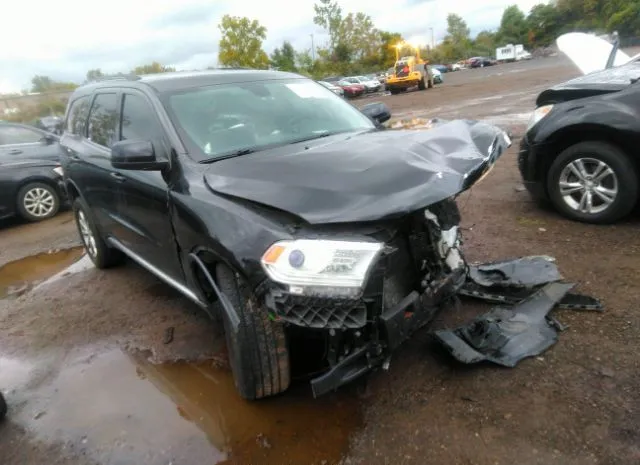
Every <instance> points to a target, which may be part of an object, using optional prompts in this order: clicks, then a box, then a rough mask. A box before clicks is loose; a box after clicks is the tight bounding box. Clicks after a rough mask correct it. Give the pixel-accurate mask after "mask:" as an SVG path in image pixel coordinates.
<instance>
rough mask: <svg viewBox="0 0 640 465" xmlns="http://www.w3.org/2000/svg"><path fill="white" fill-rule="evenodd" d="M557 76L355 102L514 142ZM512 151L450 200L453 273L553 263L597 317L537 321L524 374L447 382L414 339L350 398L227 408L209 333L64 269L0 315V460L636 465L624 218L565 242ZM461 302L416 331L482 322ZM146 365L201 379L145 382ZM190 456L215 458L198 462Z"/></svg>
mask: <svg viewBox="0 0 640 465" xmlns="http://www.w3.org/2000/svg"><path fill="white" fill-rule="evenodd" d="M576 74H577V73H576V71H575V70H574V69H573V68H572V67H571V66H570V65H569V64H568V63H567V62H566V61H564V60H563V59H562V58H559V57H556V58H548V59H540V60H532V61H530V62H525V63H517V64H509V65H502V66H496V67H492V68H485V69H479V70H468V71H460V72H456V73H448V74H445V75H444V78H445V83H444V84H442V85H438V86H436V88H435V89H431V90H427V91H423V92H417V91H410V92H407V93H406V94H402V95H398V96H393V97H391V96H382V95H379V96H374V97H369V98H366V99H361V100H358V101H356V102H355V103H356V104H357V105H360V104H364V103H368V102H370V101H374V100H378V99H379V100H380V101H384V102H385V103H386V104H387V105H388V106H389V107H390V108H391V109H392V110H393V112H394V119H412V118H423V117H433V116H440V117H443V118H455V117H468V118H480V119H485V120H487V121H491V122H494V123H495V124H499V125H503V126H505V127H507V128H509V129H511V130H512V131H513V133H514V134H516V135H518V134H522V131H523V129H524V124H525V123H526V118H527V117H528V113H529V112H530V111H531V109H532V106H533V103H534V100H535V96H536V95H537V92H539V90H541V89H542V88H544V87H546V86H548V85H550V84H553V83H556V82H561V81H562V80H564V79H567V78H569V77H572V76H575V75H576ZM372 99H373V100H372ZM517 143H518V140H517V138H516V140H514V147H513V148H512V149H511V150H510V151H509V152H507V153H506V154H505V155H504V156H503V157H502V159H501V161H500V162H499V163H498V165H497V166H496V168H495V169H494V170H493V172H492V173H491V174H490V175H489V176H488V177H487V178H486V179H485V180H483V181H482V183H481V184H480V185H478V186H476V187H475V188H474V189H473V190H472V191H470V192H468V193H466V194H464V195H463V196H462V197H461V199H460V206H461V210H462V214H463V225H464V227H465V249H466V254H467V256H468V258H470V259H472V260H487V259H498V258H506V257H513V256H521V255H528V254H549V255H553V256H555V257H556V258H557V259H558V264H559V267H560V269H561V271H562V272H563V274H564V275H565V277H566V278H567V279H569V280H572V281H574V282H576V283H578V289H579V290H580V291H581V292H585V293H588V294H591V295H594V296H597V297H598V298H601V299H602V300H603V302H604V304H605V306H606V312H605V313H602V314H600V313H591V312H572V311H570V310H562V311H556V316H557V317H558V319H560V320H561V321H562V322H563V323H565V324H567V325H569V326H570V328H569V329H568V330H567V331H565V332H563V333H562V334H561V335H560V340H559V342H558V344H557V345H556V346H554V347H553V348H552V349H551V350H549V351H548V352H546V353H545V354H544V355H543V356H542V357H538V358H534V359H530V360H526V361H524V362H522V363H521V364H520V365H518V367H517V368H515V369H498V368H496V367H493V366H478V367H467V366H460V365H458V364H454V363H452V362H451V360H450V358H449V357H447V356H446V355H445V354H443V353H442V351H440V350H439V349H438V348H437V347H434V346H433V344H432V342H431V341H430V339H429V337H428V334H427V331H426V330H425V331H422V332H419V333H418V334H417V335H416V336H415V337H414V338H413V339H412V340H411V341H409V342H408V343H407V344H406V346H404V347H403V348H402V349H401V350H400V351H398V352H397V353H396V354H395V356H394V358H393V360H392V363H391V368H390V371H389V372H381V373H376V374H373V375H371V376H369V377H368V379H367V381H366V383H364V384H366V389H361V388H362V387H363V383H359V384H358V385H357V386H353V387H348V388H346V389H344V390H342V391H341V392H340V393H338V394H336V395H332V396H328V397H327V398H326V399H325V400H318V401H313V400H312V399H311V398H309V397H308V395H307V394H300V393H299V389H305V388H304V385H301V386H303V387H301V388H299V389H294V390H293V391H292V393H291V394H286V395H285V396H281V398H279V399H277V400H274V401H273V402H269V401H267V402H265V403H263V405H262V406H254V405H251V406H247V405H246V403H239V402H238V401H237V399H236V398H235V397H234V393H233V389H232V386H231V384H230V383H231V381H230V379H229V376H228V371H227V370H226V369H225V362H224V360H225V357H224V350H223V346H224V343H223V342H222V339H221V337H220V331H219V329H218V327H217V326H216V325H215V324H214V323H212V322H211V321H210V320H209V319H207V318H206V317H205V316H204V315H203V314H202V313H201V312H200V311H199V310H198V309H196V308H194V307H193V306H192V305H191V304H190V303H189V302H188V301H186V300H185V299H183V298H182V297H180V296H179V295H177V294H176V293H174V292H173V291H171V290H169V289H167V288H166V286H164V285H162V284H161V283H160V282H159V281H158V280H156V279H155V278H154V277H152V276H150V275H148V274H147V273H145V272H144V271H142V270H140V269H139V268H138V267H136V266H133V265H126V266H124V267H121V268H117V269H114V270H109V271H107V272H98V271H97V270H94V269H85V270H84V271H79V272H70V271H68V272H66V273H64V274H62V275H60V276H59V278H61V279H57V280H56V281H54V282H52V283H50V284H47V285H45V286H41V287H38V288H36V289H34V290H33V291H31V292H29V293H26V294H24V295H22V296H19V297H13V298H8V299H4V300H0V334H2V338H1V339H0V383H1V384H0V387H2V389H3V390H5V391H6V392H8V397H9V404H10V409H11V415H10V419H9V421H8V422H5V424H4V425H2V426H1V427H0V463H2V464H3V465H17V464H34V465H35V464H41V463H47V464H74V465H76V464H78V465H79V464H89V463H101V464H107V463H108V464H116V463H118V464H119V463H148V464H152V463H153V464H155V463H158V464H161V463H162V464H166V463H170V462H171V463H174V464H191V463H197V464H202V463H216V461H218V460H220V459H221V457H222V455H224V454H221V452H224V453H226V454H227V455H229V456H230V459H229V461H228V462H225V463H323V461H324V463H326V464H328V463H337V462H338V461H339V460H340V459H341V457H342V463H353V464H365V463H366V464H411V463H416V464H442V463H453V464H478V465H484V464H487V465H488V464H491V465H493V464H513V463H518V464H521V465H529V464H541V465H542V464H544V465H554V464H558V465H560V464H562V465H572V464H580V465H583V464H585V465H589V464H594V465H595V464H597V465H600V464H602V465H605V464H607V465H608V464H633V463H639V462H640V433H639V432H640V390H638V385H640V375H639V373H640V370H639V368H640V367H639V366H638V365H639V364H640V363H639V362H638V357H637V353H638V351H639V349H640V338H639V337H638V335H639V334H640V318H639V317H638V312H637V309H636V305H635V304H636V302H637V296H638V279H637V269H638V263H639V254H640V246H639V243H638V241H637V230H638V223H639V221H638V219H637V218H632V219H631V220H629V221H627V222H625V223H622V224H618V225H615V226H606V227H595V226H588V225H581V224H576V223H571V222H568V221H566V220H564V219H562V218H560V217H559V216H558V215H556V214H555V213H553V212H551V211H548V210H546V209H544V208H541V207H539V206H538V205H536V204H534V203H533V202H531V200H530V199H529V197H528V196H527V194H526V193H525V192H521V191H520V190H519V189H518V188H517V187H518V184H519V176H518V173H517V169H516V163H515V154H516V148H515V146H517ZM0 243H1V244H2V250H1V251H0V266H1V265H3V264H5V263H7V262H9V261H13V260H16V259H18V258H21V257H25V256H28V255H33V254H36V253H40V252H46V251H48V250H51V249H57V248H62V247H70V246H74V245H77V237H76V232H75V227H74V225H73V223H72V221H71V217H70V215H69V214H68V213H63V214H61V215H59V216H58V217H56V218H55V219H53V220H50V221H48V222H45V223H41V224H29V225H20V224H16V223H9V224H5V225H0ZM80 269H81V270H82V269H84V267H82V266H81V267H80ZM0 273H2V269H0ZM462 303H463V305H461V306H458V307H455V308H451V309H449V310H447V311H445V312H443V313H442V314H441V316H440V317H439V318H438V320H437V321H436V322H435V324H434V326H435V327H443V326H448V325H452V324H457V323H460V322H462V321H465V320H466V319H468V318H469V317H471V316H473V315H476V314H478V313H479V312H482V311H485V310H486V309H487V308H488V307H485V306H481V305H478V304H475V303H472V302H467V301H463V302H462ZM169 328H172V329H171V330H169ZM168 330H169V331H170V336H171V337H172V341H171V342H170V343H168V344H167V343H165V342H167V337H168V336H167V335H168ZM118 347H121V348H122V347H124V348H127V349H128V351H129V352H131V351H133V350H141V351H144V352H143V353H144V354H145V356H144V357H143V359H144V361H140V360H143V359H140V358H136V359H135V360H134V361H130V360H129V359H126V360H125V357H122V356H120V355H118V356H116V355H113V354H114V353H115V352H113V351H114V350H116V351H117V350H119V349H118ZM78 351H80V352H78ZM134 353H138V352H134ZM149 357H150V358H151V359H152V361H153V362H167V361H173V360H175V359H186V360H190V361H201V364H202V363H204V364H205V365H201V364H191V365H175V364H165V365H162V364H161V365H153V366H155V367H156V368H149V367H150V366H152V365H149V364H148V362H146V359H147V358H149ZM211 360H213V362H211ZM78 367H80V368H78ZM131 367H135V368H131ZM203 367H204V368H203ZM162 370H165V371H162ZM185 370H191V372H190V373H191V374H189V373H187V372H186V371H185ZM132 373H133V374H137V375H138V376H134V375H132ZM194 373H196V374H197V379H196V378H194V376H196V375H194ZM130 378H131V379H130ZM140 379H145V380H147V381H145V382H147V383H148V385H149V386H151V384H150V383H151V382H150V381H149V380H150V379H151V380H155V381H153V383H154V384H155V383H157V384H158V386H162V387H158V389H159V390H160V391H162V392H163V393H164V394H165V395H166V396H164V397H163V396H161V397H162V399H165V400H166V399H169V400H166V402H168V406H167V405H165V403H163V402H165V401H163V400H161V399H160V398H157V399H156V397H154V396H156V395H157V394H154V393H155V392H156V388H153V389H151V388H148V389H150V390H146V391H145V390H142V391H137V389H138V388H139V383H143V381H141V380H140ZM117 380H121V381H117ZM158 380H160V381H158ZM186 380H189V382H188V383H187V384H185V383H186V382H187V381H186ZM118 383H120V384H118ZM145 386H146V385H145ZM221 386H227V387H228V389H227V388H225V389H222V388H221ZM359 388H360V389H359ZM145 389H146V388H145ZM87 392H90V393H91V396H88V397H87V398H86V399H85V397H83V395H85V394H86V393H87ZM210 392H215V393H216V394H215V396H218V398H219V400H217V401H215V402H214V401H213V400H211V399H209V395H210ZM304 392H305V393H306V391H304ZM65 396H66V397H65ZM215 396H214V397H215ZM132 399H133V401H134V402H133V403H132ZM205 399H206V400H205ZM65 402H66V403H65ZM69 402H70V403H69ZM174 404H175V406H174ZM108 405H111V406H112V408H107V407H106V406H108ZM72 406H75V409H79V410H80V413H81V414H77V412H76V415H75V416H74V408H72ZM176 409H177V413H176ZM145 412H146V413H145ZM150 412H155V413H154V414H151V413H150ZM158 412H160V413H158ZM178 414H179V415H178ZM174 417H175V418H174ZM239 418H240V419H239ZM185 421H186V422H187V423H188V424H189V425H192V424H195V425H197V426H198V428H193V429H189V426H187V425H185V424H183V423H180V422H185ZM132 422H133V423H132ZM314 423H315V424H316V426H318V427H317V428H313V430H309V426H308V425H309V424H312V425H313V424H314ZM158 424H166V425H168V426H167V428H169V430H170V431H172V432H174V434H169V435H166V434H162V433H161V432H160V431H159V430H158V428H157V425H158ZM251 425H254V426H251ZM255 425H259V426H255ZM136 428H137V429H136ZM123 431H130V432H129V433H127V434H125V433H123ZM131 431H143V432H146V433H147V434H146V435H145V434H142V435H141V434H133V433H131ZM202 431H204V433H205V435H204V436H203V435H202ZM303 431H306V432H303ZM349 433H351V435H350V439H351V444H350V447H348V448H347V443H346V440H347V438H349ZM201 436H202V437H201ZM220 438H222V439H220ZM208 447H211V448H212V450H215V451H219V452H216V453H215V454H213V455H211V454H209V455H207V454H208V452H207V451H208V449H207V448H208ZM115 449H117V451H119V452H117V453H116V452H114V450H115ZM151 451H153V453H151ZM220 451H221V452H220ZM202 457H208V458H207V459H205V460H203V459H202ZM207 461H208V462H207Z"/></svg>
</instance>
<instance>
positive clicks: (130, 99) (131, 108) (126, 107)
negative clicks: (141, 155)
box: [120, 94, 163, 150]
mask: <svg viewBox="0 0 640 465" xmlns="http://www.w3.org/2000/svg"><path fill="white" fill-rule="evenodd" d="M120 124H121V126H120V140H150V141H151V142H153V145H154V147H156V150H157V148H158V147H157V144H158V143H160V141H161V140H162V134H163V133H162V127H161V126H160V123H158V121H157V120H156V118H155V111H154V110H153V108H152V107H151V105H150V104H149V103H148V102H147V101H146V99H145V98H144V97H141V96H140V95H135V94H124V99H123V102H122V121H121V123H120Z"/></svg>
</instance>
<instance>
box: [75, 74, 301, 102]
mask: <svg viewBox="0 0 640 465" xmlns="http://www.w3.org/2000/svg"><path fill="white" fill-rule="evenodd" d="M279 79H308V78H306V77H304V76H301V75H299V74H295V73H287V72H283V71H270V70H254V69H215V70H205V71H175V72H170V73H157V74H146V75H141V76H138V75H123V76H115V77H112V78H107V79H104V80H101V81H98V82H94V83H90V84H85V85H83V86H81V87H78V88H77V89H76V90H75V91H74V93H73V97H72V99H75V98H76V97H78V96H81V95H88V94H91V93H93V92H94V91H96V90H98V89H102V88H114V87H117V88H134V89H135V88H138V89H139V88H141V87H147V88H149V87H150V88H151V89H153V90H154V91H155V92H157V93H164V92H174V91H181V90H187V89H192V88H197V87H204V86H212V85H218V84H232V83H235V82H257V81H269V80H279Z"/></svg>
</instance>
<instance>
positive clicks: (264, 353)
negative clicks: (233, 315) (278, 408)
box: [216, 265, 291, 400]
mask: <svg viewBox="0 0 640 465" xmlns="http://www.w3.org/2000/svg"><path fill="white" fill-rule="evenodd" d="M216 280H217V282H218V286H219V287H220V291H221V292H222V293H223V294H224V295H225V296H226V297H227V299H228V300H229V303H230V304H231V305H232V306H233V307H234V308H235V309H236V311H237V312H238V316H239V317H240V325H239V327H238V331H237V332H234V331H233V329H232V327H231V324H230V323H229V321H228V318H227V316H226V315H224V311H223V315H224V316H223V319H224V329H225V336H226V340H227V352H228V353H229V363H230V364H231V371H232V372H233V379H234V381H235V385H236V389H237V390H238V392H239V393H240V396H242V397H243V398H245V399H248V400H255V399H260V398H263V397H269V396H274V395H276V394H280V393H281V392H284V391H285V390H287V388H288V387H289V383H290V379H291V374H290V368H289V348H288V346H287V339H286V335H285V332H284V327H283V326H282V324H281V323H278V322H277V321H273V320H272V319H271V318H270V317H269V313H268V311H267V309H266V308H264V306H263V305H261V304H260V303H258V301H257V299H256V297H255V296H254V295H253V292H251V290H250V289H249V287H248V285H247V283H246V282H245V281H244V280H243V279H242V278H241V277H239V276H237V275H236V274H235V273H234V272H233V271H232V270H231V269H229V268H227V267H226V266H224V265H220V266H218V267H217V268H216Z"/></svg>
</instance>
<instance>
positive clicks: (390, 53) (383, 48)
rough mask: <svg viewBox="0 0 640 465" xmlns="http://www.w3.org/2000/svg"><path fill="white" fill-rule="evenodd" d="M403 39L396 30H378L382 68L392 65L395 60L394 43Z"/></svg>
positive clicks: (396, 43)
mask: <svg viewBox="0 0 640 465" xmlns="http://www.w3.org/2000/svg"><path fill="white" fill-rule="evenodd" d="M403 41H404V39H403V38H402V34H400V33H398V32H386V31H380V66H382V68H383V69H387V68H390V67H392V66H393V64H394V63H395V61H396V45H398V44H399V43H402V42H403Z"/></svg>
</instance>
